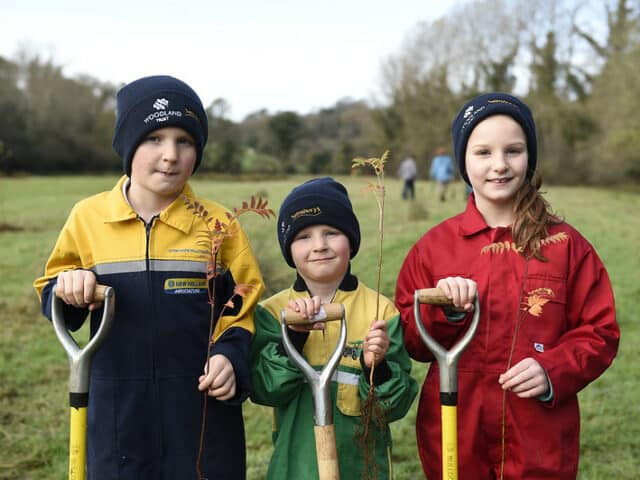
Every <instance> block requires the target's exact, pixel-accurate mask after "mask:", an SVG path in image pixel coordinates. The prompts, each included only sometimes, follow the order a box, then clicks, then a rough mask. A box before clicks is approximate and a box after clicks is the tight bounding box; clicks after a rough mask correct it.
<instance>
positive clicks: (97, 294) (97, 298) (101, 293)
mask: <svg viewBox="0 0 640 480" xmlns="http://www.w3.org/2000/svg"><path fill="white" fill-rule="evenodd" d="M107 288H109V287H107V286H106V285H100V284H98V285H96V288H95V290H94V291H93V301H94V302H104V298H105V292H106V291H107Z"/></svg>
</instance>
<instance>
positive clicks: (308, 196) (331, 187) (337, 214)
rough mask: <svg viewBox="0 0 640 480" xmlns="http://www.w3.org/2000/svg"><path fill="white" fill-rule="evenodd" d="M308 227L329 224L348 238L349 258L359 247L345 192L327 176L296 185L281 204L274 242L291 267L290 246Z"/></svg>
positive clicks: (354, 221)
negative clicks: (298, 234)
mask: <svg viewBox="0 0 640 480" xmlns="http://www.w3.org/2000/svg"><path fill="white" fill-rule="evenodd" d="M311 225H329V226H331V227H334V228H337V229H338V230H340V231H341V232H342V233H344V234H345V235H346V236H347V238H348V239H349V245H350V246H351V258H353V257H355V255H356V253H358V249H359V248H360V224H359V223H358V219H357V218H356V215H355V213H353V207H352V206H351V200H349V195H348V194H347V190H346V189H345V188H344V186H343V185H342V184H341V183H338V182H336V181H335V180H334V179H333V178H331V177H322V178H314V179H313V180H309V181H307V182H305V183H303V184H302V185H298V186H297V187H295V188H294V189H293V190H291V193H289V195H287V197H286V198H285V199H284V201H283V202H282V205H281V206H280V211H279V213H278V223H277V229H278V242H279V243H280V249H281V250H282V256H283V257H284V259H285V261H286V262H287V264H288V265H289V266H290V267H293V268H295V264H294V263H293V258H292V256H291V243H292V242H293V239H294V238H295V236H296V235H297V233H298V232H299V231H300V230H302V229H304V228H307V227H310V226H311Z"/></svg>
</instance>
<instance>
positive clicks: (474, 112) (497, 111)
mask: <svg viewBox="0 0 640 480" xmlns="http://www.w3.org/2000/svg"><path fill="white" fill-rule="evenodd" d="M491 115H508V116H510V117H511V118H513V119H514V120H515V121H516V122H518V124H519V125H520V127H522V130H523V132H524V135H525V137H526V139H527V155H528V162H529V164H528V166H527V178H531V177H532V176H533V173H534V172H535V171H536V164H537V163H538V145H537V140H536V124H535V122H534V121H533V115H532V114H531V110H529V107H528V106H527V105H525V104H524V103H523V102H522V101H521V100H519V99H518V98H516V97H514V96H513V95H509V94H507V93H499V92H494V93H485V94H483V95H478V96H477V97H475V98H473V99H471V100H469V101H468V102H467V103H465V105H464V106H463V107H462V109H460V111H459V112H458V115H456V118H455V119H454V120H453V124H452V125H451V136H452V137H453V151H454V153H455V157H456V162H457V163H458V169H459V171H460V175H462V178H463V179H464V181H465V182H467V184H468V185H471V184H470V183H469V177H468V176H467V169H466V167H465V154H466V151H467V142H468V141H469V136H470V135H471V132H472V131H473V129H474V128H475V126H476V125H477V124H478V123H480V122H481V121H482V120H484V119H485V118H487V117H490V116H491Z"/></svg>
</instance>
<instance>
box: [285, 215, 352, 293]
mask: <svg viewBox="0 0 640 480" xmlns="http://www.w3.org/2000/svg"><path fill="white" fill-rule="evenodd" d="M291 257H292V258H293V263H294V264H295V266H296V270H297V271H298V273H299V274H300V276H301V277H302V278H303V279H305V280H306V281H307V280H312V281H314V282H319V283H339V282H340V281H341V280H342V278H343V277H344V275H345V273H346V272H347V269H348V267H349V259H350V258H351V246H350V244H349V238H347V236H346V235H345V234H344V233H342V232H341V231H340V230H338V229H337V228H335V227H331V226H329V225H312V226H310V227H307V228H305V229H303V230H300V231H299V232H298V233H297V234H296V236H295V237H294V239H293V242H291Z"/></svg>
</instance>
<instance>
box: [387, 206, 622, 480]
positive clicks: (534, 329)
mask: <svg viewBox="0 0 640 480" xmlns="http://www.w3.org/2000/svg"><path fill="white" fill-rule="evenodd" d="M548 230H549V232H548V233H549V236H548V237H547V238H546V239H545V240H544V241H543V242H542V245H543V246H542V253H543V255H544V256H545V257H546V258H547V260H548V261H547V262H542V261H539V260H536V259H531V260H529V261H528V262H527V260H526V258H525V257H524V256H523V255H521V254H519V253H518V252H516V251H515V250H514V248H515V246H514V244H513V239H512V236H511V229H510V228H502V227H498V228H490V227H488V226H487V224H486V222H485V221H484V219H483V218H482V216H481V215H480V213H479V212H478V210H477V209H476V207H475V201H474V198H473V195H471V196H470V198H469V203H468V205H467V209H466V211H465V212H463V213H461V214H460V215H457V216H455V217H453V218H450V219H449V220H446V221H445V222H443V223H441V224H440V225H438V226H436V227H434V228H433V229H431V230H430V231H428V232H427V233H426V234H425V235H424V236H423V237H422V238H421V239H420V240H418V242H417V243H416V244H415V245H414V246H413V248H412V249H411V250H410V251H409V253H408V255H407V258H406V259H405V261H404V264H403V266H402V269H401V271H400V274H399V277H398V282H397V287H396V304H397V306H398V309H399V310H400V313H401V318H402V325H403V328H404V338H405V344H406V347H407V350H408V352H409V354H410V355H411V357H412V358H414V359H416V360H419V361H423V362H431V361H433V355H432V354H431V352H430V351H429V350H428V349H427V347H426V346H425V345H424V343H423V342H422V340H421V339H420V337H419V335H418V332H417V329H416V327H415V319H414V313H413V298H414V297H413V296H414V291H415V290H416V289H420V288H427V287H434V286H435V285H436V283H437V282H438V280H440V279H441V278H445V277H450V276H461V277H466V278H471V279H473V280H474V281H476V282H477V284H478V290H479V297H480V298H479V300H480V311H481V315H480V324H479V326H478V330H477V332H476V335H475V337H474V338H473V340H472V341H471V343H470V344H469V346H468V347H467V349H466V350H465V351H464V353H463V354H462V356H461V358H460V361H459V363H458V456H459V478H460V479H461V480H464V479H469V480H478V479H492V478H500V469H501V463H502V423H503V420H502V417H503V408H504V424H505V429H504V443H505V452H504V478H505V479H525V478H526V479H545V480H548V479H570V478H571V479H573V478H575V477H576V475H577V468H578V454H579V432H580V414H579V410H578V398H577V395H576V394H577V393H578V392H579V391H580V390H581V389H582V388H584V387H585V386H586V385H587V384H589V383H590V382H592V381H593V380H595V379H596V378H598V376H599V375H600V374H602V372H604V370H605V369H606V368H607V367H608V366H609V365H610V364H611V362H612V361H613V358H614V357H615V355H616V352H617V349H618V341H619V338H620V330H619V328H618V325H617V322H616V315H615V307H614V299H613V292H612V290H611V284H610V281H609V277H608V275H607V272H606V270H605V268H604V266H603V264H602V262H601V261H600V259H599V258H598V255H597V254H596V252H595V250H594V249H593V247H592V246H591V245H590V244H589V243H588V242H587V241H586V240H585V239H584V238H583V237H582V236H581V235H580V234H579V233H578V232H577V231H576V230H575V229H574V228H572V227H571V226H570V225H568V224H566V223H560V224H558V225H553V226H550V227H549V229H548ZM421 316H422V320H423V322H424V324H425V326H426V328H427V331H428V332H429V333H430V334H431V335H432V336H433V337H434V338H435V339H436V340H437V341H438V342H439V343H440V344H441V345H443V346H444V347H445V348H450V347H451V346H452V345H453V344H454V343H455V341H456V340H457V339H458V338H459V337H461V335H462V334H463V333H464V332H465V331H466V327H467V325H468V323H469V321H470V318H471V315H470V314H469V315H467V316H466V318H465V320H464V321H461V322H459V323H452V322H449V321H448V320H447V319H446V317H445V316H444V313H443V311H442V309H441V308H439V307H430V306H426V305H425V306H422V307H421ZM514 336H515V342H514ZM512 344H513V345H514V346H513V358H512V359H511V363H510V365H511V366H513V365H515V364H516V363H518V362H519V361H521V360H522V359H524V358H526V357H533V358H534V359H536V360H537V361H538V362H539V363H540V365H542V367H543V368H544V369H545V370H546V372H547V375H548V378H549V381H550V383H551V385H552V389H553V390H552V391H553V398H552V400H551V401H549V402H541V401H540V400H538V399H534V398H531V399H522V398H519V397H517V396H516V395H515V394H513V393H511V392H506V394H505V396H506V398H505V403H504V407H503V391H502V389H501V386H500V384H499V383H498V376H499V375H500V374H501V373H503V372H505V371H506V370H507V368H508V365H509V356H510V353H511V350H512ZM416 434H417V439H418V449H419V452H420V458H421V460H422V466H423V469H424V471H425V473H426V476H427V478H428V479H430V480H433V479H440V478H442V472H441V431H440V400H439V373H438V368H437V365H436V364H435V362H434V363H433V364H432V365H431V366H430V368H429V372H428V374H427V377H426V379H425V382H424V385H423V389H422V392H421V396H420V403H419V407H418V416H417V420H416Z"/></svg>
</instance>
